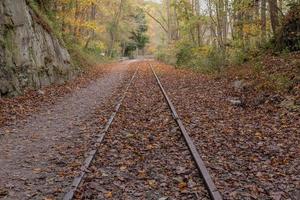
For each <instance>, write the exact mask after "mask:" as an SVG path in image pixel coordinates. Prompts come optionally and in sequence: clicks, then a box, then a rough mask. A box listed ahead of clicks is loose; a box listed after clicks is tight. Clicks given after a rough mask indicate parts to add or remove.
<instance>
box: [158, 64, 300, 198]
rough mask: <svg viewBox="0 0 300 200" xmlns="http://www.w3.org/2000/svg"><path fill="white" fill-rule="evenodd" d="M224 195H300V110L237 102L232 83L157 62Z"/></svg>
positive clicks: (163, 82) (239, 196) (192, 135)
mask: <svg viewBox="0 0 300 200" xmlns="http://www.w3.org/2000/svg"><path fill="white" fill-rule="evenodd" d="M155 66H156V71H157V73H158V75H159V77H160V78H161V81H162V84H163V85H164V87H165V89H166V91H167V93H168V94H169V96H170V98H171V100H172V101H173V103H174V105H175V107H176V108H177V110H178V114H179V116H180V117H181V118H182V120H183V121H184V124H185V126H186V127H187V130H188V131H189V133H190V135H191V137H192V138H193V140H194V141H195V144H196V146H197V148H198V150H199V151H200V152H201V153H200V154H201V155H202V157H203V159H204V162H205V163H206V165H207V167H208V169H209V171H210V173H211V175H212V177H213V180H214V181H215V183H216V185H217V188H218V189H219V190H220V192H221V194H222V195H223V197H224V199H273V200H280V199H293V200H298V199H300V157H299V155H300V148H299V146H300V137H299V136H300V121H299V119H300V114H299V112H297V111H292V110H288V109H284V108H282V107H280V106H278V105H276V104H272V103H266V104H263V105H260V106H257V107H253V106H247V105H246V106H234V105H232V104H231V103H230V102H229V101H228V98H230V97H231V96H232V95H236V94H233V92H232V90H233V89H232V86H231V84H230V83H229V82H228V81H227V80H224V79H214V78H211V77H207V76H204V75H201V74H199V73H196V72H191V71H186V70H175V69H174V68H172V67H170V66H167V65H164V64H161V63H155Z"/></svg>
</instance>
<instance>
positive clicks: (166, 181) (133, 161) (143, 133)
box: [76, 63, 208, 200]
mask: <svg viewBox="0 0 300 200" xmlns="http://www.w3.org/2000/svg"><path fill="white" fill-rule="evenodd" d="M140 65H142V66H143V67H142V68H140V70H139V72H138V74H137V77H136V79H135V81H134V82H133V84H132V85H131V87H130V89H129V91H128V93H127V95H126V98H125V100H124V102H123V105H122V107H121V109H120V111H119V113H118V114H117V116H116V118H115V121H114V122H113V124H112V126H111V128H110V130H109V132H108V133H107V135H106V137H105V138H104V141H103V143H102V144H101V145H100V147H99V152H98V154H97V155H96V158H95V160H94V162H93V163H92V166H91V167H90V168H89V170H88V172H89V173H88V175H87V177H86V178H85V180H84V183H83V184H82V186H81V188H80V189H79V190H78V192H77V194H76V198H77V199H109V198H111V199H160V200H166V199H208V196H207V195H208V194H207V192H206V190H205V188H204V185H203V183H202V180H201V178H200V176H199V174H198V171H197V168H196V166H195V165H194V162H193V160H192V157H191V156H190V153H189V151H188V148H187V146H186V144H185V143H184V140H183V138H182V136H181V133H180V131H179V129H178V128H177V125H176V123H175V121H174V120H173V118H172V115H171V113H170V111H169V108H168V106H167V104H166V102H165V100H164V98H163V95H162V94H161V92H160V89H159V87H158V85H157V84H156V82H155V79H154V76H153V74H152V72H151V70H150V69H149V68H148V66H147V65H146V64H145V63H144V65H143V63H140Z"/></svg>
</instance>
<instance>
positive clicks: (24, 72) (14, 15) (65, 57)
mask: <svg viewBox="0 0 300 200" xmlns="http://www.w3.org/2000/svg"><path fill="white" fill-rule="evenodd" d="M70 60H71V59H70V55H69V53H68V51H67V50H66V49H65V48H64V47H63V46H62V45H61V44H60V42H59V40H58V39H57V38H55V37H54V36H53V34H51V30H49V29H47V26H46V25H45V24H44V23H43V21H42V20H40V18H39V16H38V15H37V14H36V13H35V12H34V11H33V10H32V9H31V8H30V7H29V6H28V5H27V3H26V1H25V0H2V1H1V2H0V97H1V96H13V95H16V94H19V93H21V92H22V91H23V90H24V89H25V88H40V87H43V86H47V85H49V84H52V83H62V82H64V81H66V80H69V79H71V78H72V77H73V74H74V68H73V67H72V65H71V62H70Z"/></svg>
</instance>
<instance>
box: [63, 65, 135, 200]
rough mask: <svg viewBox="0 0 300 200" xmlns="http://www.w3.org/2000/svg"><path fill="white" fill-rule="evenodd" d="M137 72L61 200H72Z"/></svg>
mask: <svg viewBox="0 0 300 200" xmlns="http://www.w3.org/2000/svg"><path fill="white" fill-rule="evenodd" d="M138 70H139V67H137V69H136V70H135V72H134V74H133V76H132V78H131V79H130V82H129V83H128V85H127V87H126V89H125V91H124V94H123V96H122V97H121V99H120V101H119V102H118V104H117V105H116V107H115V109H114V112H113V113H112V114H111V116H110V118H109V120H108V121H107V123H106V125H105V127H104V129H103V131H101V133H99V134H98V135H97V136H96V138H97V140H96V143H95V144H94V145H93V147H92V150H90V151H89V153H88V154H87V155H88V156H87V157H86V159H85V161H84V164H83V165H82V167H81V171H80V173H79V175H78V176H76V177H75V178H74V180H73V182H72V184H71V187H70V190H69V191H68V192H67V193H66V194H65V196H64V198H63V200H72V199H73V198H74V195H75V192H76V191H77V189H78V187H79V186H80V184H81V182H82V180H83V179H84V177H85V175H86V172H87V169H88V168H89V167H90V165H91V163H92V161H93V160H94V158H95V155H96V154H97V152H98V146H99V145H100V144H101V143H102V141H103V139H104V137H105V135H106V133H107V131H108V130H109V128H110V126H111V124H112V122H113V121H114V118H115V116H116V115H117V113H118V111H119V110H120V107H121V105H122V103H123V101H124V99H125V97H126V94H127V92H128V89H129V87H130V86H131V84H132V82H133V80H134V78H135V77H136V74H137V72H138Z"/></svg>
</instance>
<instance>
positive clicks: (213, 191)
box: [150, 63, 222, 200]
mask: <svg viewBox="0 0 300 200" xmlns="http://www.w3.org/2000/svg"><path fill="white" fill-rule="evenodd" d="M150 68H151V70H152V73H153V74H154V76H155V78H156V81H157V84H158V85H159V87H160V89H161V92H162V93H163V95H164V97H165V99H166V101H167V102H168V105H169V108H170V109H171V111H172V115H173V118H174V120H175V121H176V123H177V124H178V126H179V128H180V131H181V133H182V135H183V137H184V139H185V142H186V144H187V146H188V148H189V150H190V152H191V154H192V156H193V158H194V161H195V163H196V165H197V168H198V170H199V172H200V174H201V176H202V178H203V180H204V183H205V186H206V188H207V190H208V192H209V195H210V198H211V199H212V200H222V196H221V194H220V192H219V191H218V189H217V187H216V185H215V184H214V182H213V180H212V178H211V176H210V174H209V172H208V170H207V168H206V167H205V164H204V162H203V160H202V159H201V157H200V154H199V152H198V151H197V148H196V146H195V144H194V142H193V141H192V139H191V137H190V136H189V134H188V132H187V131H186V129H185V127H184V125H183V123H182V121H181V119H180V118H179V116H178V114H177V112H176V109H175V107H174V105H173V103H172V102H171V100H170V98H169V97H168V95H167V93H166V91H165V89H164V88H163V86H162V84H161V82H160V80H159V78H158V76H157V74H156V73H155V71H154V69H153V66H152V64H151V63H150Z"/></svg>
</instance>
